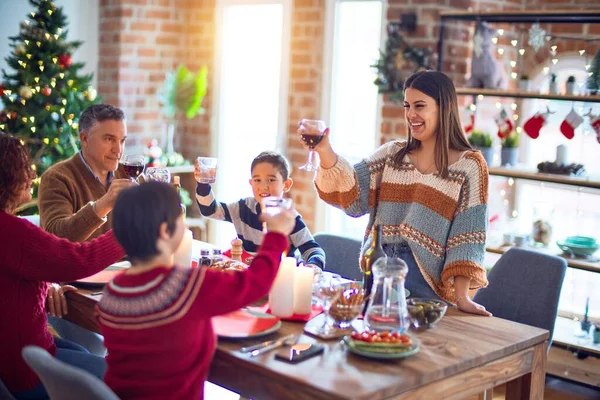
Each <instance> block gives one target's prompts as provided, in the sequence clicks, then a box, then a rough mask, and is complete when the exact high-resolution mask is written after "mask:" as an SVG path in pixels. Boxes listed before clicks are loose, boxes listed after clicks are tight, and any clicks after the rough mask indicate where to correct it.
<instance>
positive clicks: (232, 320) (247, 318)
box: [212, 310, 279, 337]
mask: <svg viewBox="0 0 600 400" xmlns="http://www.w3.org/2000/svg"><path fill="white" fill-rule="evenodd" d="M278 322H279V318H277V317H273V316H270V315H265V316H264V317H263V316H260V315H256V314H254V313H251V312H248V311H244V310H237V311H234V312H231V313H229V314H225V315H219V316H216V317H213V318H212V323H213V330H214V331H215V333H216V334H217V336H221V337H244V336H252V335H254V334H257V333H260V332H264V331H266V330H267V329H270V328H272V327H273V326H275V325H276V324H277V323H278Z"/></svg>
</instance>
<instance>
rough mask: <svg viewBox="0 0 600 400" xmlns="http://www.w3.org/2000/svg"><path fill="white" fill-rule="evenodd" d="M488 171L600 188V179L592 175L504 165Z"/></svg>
mask: <svg viewBox="0 0 600 400" xmlns="http://www.w3.org/2000/svg"><path fill="white" fill-rule="evenodd" d="M488 171H489V174H490V175H493V176H504V177H507V178H515V179H527V180H530V181H538V182H539V181H541V182H550V183H560V184H563V185H571V186H579V187H586V188H592V189H600V179H597V178H594V177H590V176H567V175H558V174H545V173H541V172H532V171H523V170H519V169H513V168H504V167H491V168H489V169H488Z"/></svg>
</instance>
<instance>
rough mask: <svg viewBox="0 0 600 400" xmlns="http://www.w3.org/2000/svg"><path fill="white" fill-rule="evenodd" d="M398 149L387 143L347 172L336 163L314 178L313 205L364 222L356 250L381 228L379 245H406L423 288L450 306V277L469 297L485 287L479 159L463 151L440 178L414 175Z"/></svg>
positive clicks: (482, 166)
mask: <svg viewBox="0 0 600 400" xmlns="http://www.w3.org/2000/svg"><path fill="white" fill-rule="evenodd" d="M404 145H405V142H404V141H394V142H390V143H387V144H385V145H383V146H381V147H380V148H379V149H377V150H376V151H375V153H374V154H372V155H371V156H370V157H369V158H367V159H365V160H363V161H361V162H359V163H358V164H356V165H355V166H354V167H352V166H351V165H350V164H349V163H348V162H347V161H346V160H344V159H343V158H341V157H339V158H338V161H337V163H336V164H335V165H334V166H333V167H332V168H330V169H323V168H320V169H319V170H318V172H317V176H316V178H315V184H316V187H317V191H318V193H319V196H320V197H321V199H323V200H324V201H326V202H327V203H329V204H331V205H333V206H336V207H339V208H341V209H342V210H344V211H345V212H346V214H348V215H350V216H353V217H358V216H361V215H364V214H370V218H369V224H368V226H367V230H366V234H365V240H364V241H363V250H364V249H365V248H366V247H368V246H370V242H371V238H370V236H368V235H369V232H371V228H372V226H373V225H374V224H381V225H382V226H383V240H382V242H383V244H384V245H385V244H394V243H407V244H408V245H409V246H410V248H411V250H412V252H413V254H414V256H415V259H416V261H417V264H418V265H419V268H420V270H421V272H422V274H423V277H424V278H425V280H426V281H427V282H428V283H429V285H430V286H431V288H432V289H433V290H435V292H436V293H437V294H438V295H439V296H440V297H441V298H442V299H444V300H446V301H448V302H451V303H454V289H453V282H454V276H467V277H469V278H471V289H476V288H480V287H484V286H486V285H487V277H486V272H485V269H484V268H483V267H482V265H481V264H482V262H483V257H484V254H485V236H486V224H487V215H486V213H487V196H488V171H487V164H486V163H485V160H484V159H483V157H482V156H481V154H480V153H479V152H476V151H468V152H466V153H464V154H463V155H462V156H461V157H460V159H459V160H458V161H456V162H455V163H453V164H451V165H449V166H448V173H449V176H448V178H445V179H444V178H441V177H440V176H438V174H427V175H423V174H421V173H420V172H419V171H418V170H417V169H416V168H415V166H414V165H413V164H412V163H411V161H410V158H409V157H408V155H407V156H406V157H405V158H404V160H403V161H402V164H401V165H397V164H396V163H394V161H393V156H394V155H395V154H396V153H397V152H398V151H400V150H401V149H402V148H403V147H404Z"/></svg>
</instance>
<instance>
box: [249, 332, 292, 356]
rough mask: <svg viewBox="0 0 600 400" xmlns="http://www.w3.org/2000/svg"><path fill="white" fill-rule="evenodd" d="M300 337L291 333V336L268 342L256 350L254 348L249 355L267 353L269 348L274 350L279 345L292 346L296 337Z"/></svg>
mask: <svg viewBox="0 0 600 400" xmlns="http://www.w3.org/2000/svg"><path fill="white" fill-rule="evenodd" d="M299 337H300V335H293V336H291V337H287V338H285V339H284V340H279V341H277V342H275V343H272V344H269V345H267V346H265V347H262V348H260V349H258V350H254V351H252V352H251V353H250V357H256V356H259V355H261V354H264V353H267V352H269V351H271V350H275V349H277V348H279V347H282V346H293V345H294V344H296V342H297V341H298V338H299Z"/></svg>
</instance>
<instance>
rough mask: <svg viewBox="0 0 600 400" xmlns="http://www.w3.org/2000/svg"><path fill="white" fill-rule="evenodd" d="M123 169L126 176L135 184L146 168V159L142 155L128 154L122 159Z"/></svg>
mask: <svg viewBox="0 0 600 400" xmlns="http://www.w3.org/2000/svg"><path fill="white" fill-rule="evenodd" d="M122 164H123V169H124V170H125V173H126V174H127V176H128V177H129V178H130V179H131V180H134V181H136V182H137V180H138V178H139V177H140V175H142V174H143V172H144V168H145V166H146V157H145V156H144V155H142V154H128V155H126V156H125V157H124V158H123V162H122Z"/></svg>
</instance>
